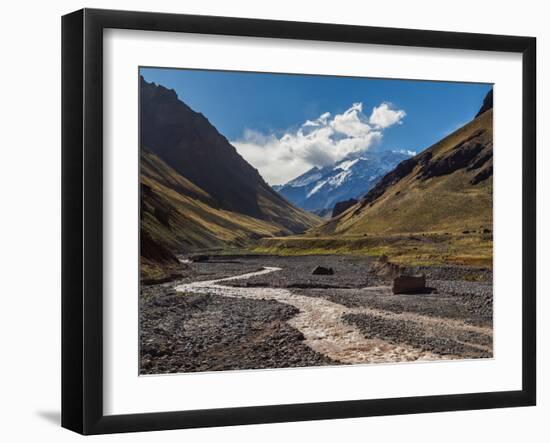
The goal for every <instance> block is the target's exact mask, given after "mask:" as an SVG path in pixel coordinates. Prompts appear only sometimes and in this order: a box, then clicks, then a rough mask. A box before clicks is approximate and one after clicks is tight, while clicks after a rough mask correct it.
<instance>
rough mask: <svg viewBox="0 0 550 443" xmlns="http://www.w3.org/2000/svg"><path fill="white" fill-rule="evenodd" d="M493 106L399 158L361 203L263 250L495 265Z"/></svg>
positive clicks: (274, 240)
mask: <svg viewBox="0 0 550 443" xmlns="http://www.w3.org/2000/svg"><path fill="white" fill-rule="evenodd" d="M492 154H493V111H492V109H489V110H487V111H485V112H484V113H482V114H481V115H479V116H478V117H476V118H475V119H474V120H472V121H471V122H470V123H468V124H467V125H465V126H463V127H462V128H460V129H458V130H457V131H455V132H454V133H452V134H450V135H449V136H447V137H445V138H444V139H442V140H441V141H440V142H438V143H436V144H435V145H433V146H431V147H430V148H428V149H426V150H425V151H423V152H421V153H420V154H418V155H417V156H415V157H413V158H411V159H409V160H405V161H404V162H402V163H400V164H399V165H398V166H397V167H396V168H395V169H394V170H393V171H391V172H390V173H389V174H387V175H386V176H384V177H383V178H382V179H381V180H380V182H379V183H378V184H377V185H376V186H375V187H374V188H373V189H372V190H371V191H370V192H369V193H368V194H367V195H365V196H364V197H363V198H362V199H361V200H360V201H359V202H358V203H357V204H355V205H353V206H351V207H350V208H349V209H347V210H346V211H344V212H343V213H341V214H339V215H338V216H336V217H334V218H332V219H330V220H329V221H327V222H325V223H323V224H321V225H319V226H318V227H315V228H312V229H311V230H309V231H308V232H307V233H306V235H302V236H291V237H286V238H270V239H263V240H262V241H261V242H260V244H259V246H258V247H257V248H256V251H257V252H266V253H279V254H293V255H294V254H314V253H315V254H319V253H320V254H323V253H339V254H369V255H381V254H387V255H389V256H390V257H392V260H395V261H398V262H406V263H417V264H430V263H458V264H467V265H482V266H491V265H492V225H493V177H492V171H493V170H492V168H493V157H492Z"/></svg>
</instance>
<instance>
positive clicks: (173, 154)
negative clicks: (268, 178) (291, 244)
mask: <svg viewBox="0 0 550 443" xmlns="http://www.w3.org/2000/svg"><path fill="white" fill-rule="evenodd" d="M140 88H141V94H140V110H141V112H140V117H141V119H140V125H141V144H142V146H146V147H147V149H148V150H150V151H151V152H152V153H154V154H155V155H156V156H157V157H158V158H159V159H160V160H162V162H164V163H165V164H166V165H167V166H169V167H170V168H172V169H173V170H174V171H175V172H176V173H177V174H179V175H180V176H181V177H184V178H185V179H187V181H188V182H190V183H192V184H193V185H194V186H195V187H196V188H197V189H199V190H200V192H199V191H197V190H195V191H194V192H195V193H196V192H199V194H201V195H200V196H199V195H198V194H195V195H194V197H193V198H197V199H198V200H199V201H200V202H202V203H203V204H208V205H209V206H210V207H211V208H215V209H218V210H224V211H231V212H232V213H235V214H242V215H245V216H249V217H254V218H256V219H259V220H261V221H264V222H267V223H268V224H272V225H278V226H279V227H280V229H281V230H282V231H284V232H291V233H300V232H303V231H305V230H306V229H308V228H310V227H311V226H313V225H315V224H317V223H318V221H319V219H318V218H317V217H316V216H314V215H312V214H309V213H306V212H305V211H303V210H301V209H298V208H296V207H294V206H293V205H292V204H290V203H289V202H288V201H286V200H285V199H284V198H283V197H281V196H280V195H279V194H278V193H277V192H275V191H274V190H273V189H271V187H270V186H269V185H268V184H267V183H266V182H265V181H264V180H263V178H262V177H261V176H260V174H259V173H258V171H257V170H256V169H255V168H253V167H252V166H251V165H250V164H249V163H247V162H246V161H245V160H244V159H243V158H242V157H241V156H240V155H239V154H238V152H237V151H236V149H235V147H233V146H232V145H231V144H230V143H229V142H228V141H227V139H226V138H225V137H224V136H223V135H221V134H220V133H219V132H218V131H217V130H216V128H215V127H214V126H213V125H212V124H211V123H210V122H209V121H208V119H207V118H206V117H204V116H203V115H202V114H200V113H198V112H195V111H193V110H192V109H191V108H190V107H189V106H187V105H186V104H185V103H184V102H182V101H181V100H179V99H178V97H177V95H176V93H175V91H173V90H169V89H166V88H164V87H163V86H160V85H156V84H154V83H148V82H146V81H145V80H144V79H143V77H142V78H141V79H140ZM228 112H229V110H228ZM186 195H188V194H186Z"/></svg>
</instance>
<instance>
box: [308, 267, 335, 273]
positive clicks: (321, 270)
mask: <svg viewBox="0 0 550 443" xmlns="http://www.w3.org/2000/svg"><path fill="white" fill-rule="evenodd" d="M333 274H334V270H333V269H332V268H325V267H324V266H316V267H315V268H314V269H313V271H311V275H333Z"/></svg>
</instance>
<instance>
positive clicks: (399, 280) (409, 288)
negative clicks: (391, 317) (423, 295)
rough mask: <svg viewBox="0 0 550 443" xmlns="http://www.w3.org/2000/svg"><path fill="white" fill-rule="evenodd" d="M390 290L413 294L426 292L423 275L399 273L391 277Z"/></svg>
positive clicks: (396, 292)
mask: <svg viewBox="0 0 550 443" xmlns="http://www.w3.org/2000/svg"><path fill="white" fill-rule="evenodd" d="M392 291H393V293H394V294H415V293H419V292H426V291H427V289H426V276H425V275H400V276H398V277H395V278H394V279H393V286H392Z"/></svg>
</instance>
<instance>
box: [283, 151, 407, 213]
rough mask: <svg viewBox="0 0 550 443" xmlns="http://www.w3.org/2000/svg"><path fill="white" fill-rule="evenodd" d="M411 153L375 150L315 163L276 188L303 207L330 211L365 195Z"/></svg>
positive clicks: (320, 211)
mask: <svg viewBox="0 0 550 443" xmlns="http://www.w3.org/2000/svg"><path fill="white" fill-rule="evenodd" d="M409 157H411V154H408V153H405V152H402V151H376V150H371V151H368V152H365V153H362V154H354V155H351V156H348V157H346V158H345V159H343V160H341V161H339V162H337V163H335V164H334V165H331V166H326V167H324V168H317V167H314V168H312V169H310V170H309V171H307V172H306V173H304V174H302V175H300V176H299V177H297V178H295V179H293V180H291V181H289V182H288V183H286V184H284V185H279V186H274V187H273V189H275V190H276V191H277V192H279V193H280V194H281V195H283V196H284V197H285V198H286V199H288V200H289V201H290V202H292V203H294V204H295V205H296V206H298V207H300V208H302V209H306V210H308V211H311V212H315V213H318V214H322V215H325V214H330V213H331V212H332V208H333V207H334V206H335V204H336V203H338V202H340V201H344V200H350V199H356V198H359V197H362V196H363V195H365V194H366V193H367V192H368V191H369V190H370V189H372V188H373V187H374V186H375V185H376V183H377V182H378V180H379V179H380V178H381V177H382V176H383V175H384V174H386V173H387V172H389V171H391V170H392V169H393V168H394V167H395V166H396V165H397V164H398V163H399V162H401V161H403V160H405V159H407V158H409Z"/></svg>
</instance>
